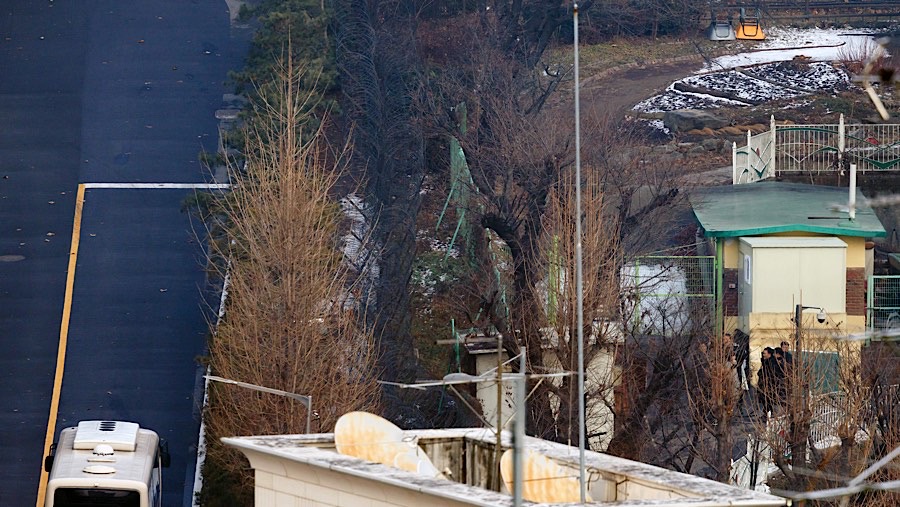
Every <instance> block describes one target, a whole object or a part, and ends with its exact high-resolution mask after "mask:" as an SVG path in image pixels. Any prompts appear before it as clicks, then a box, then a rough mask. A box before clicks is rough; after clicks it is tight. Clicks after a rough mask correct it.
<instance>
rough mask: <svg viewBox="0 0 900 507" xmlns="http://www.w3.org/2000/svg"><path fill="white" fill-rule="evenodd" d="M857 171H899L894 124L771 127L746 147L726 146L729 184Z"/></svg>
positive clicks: (898, 129)
mask: <svg viewBox="0 0 900 507" xmlns="http://www.w3.org/2000/svg"><path fill="white" fill-rule="evenodd" d="M850 164H856V167H857V170H858V171H861V172H867V171H900V125H898V124H871V125H870V124H861V123H854V124H845V123H844V115H843V114H842V115H841V116H840V119H839V122H838V123H837V124H809V125H776V124H775V117H774V116H773V117H772V118H771V120H770V127H769V130H768V131H766V132H762V133H760V134H756V135H751V133H750V132H749V131H748V132H747V144H746V145H745V146H743V147H740V148H739V147H738V146H737V143H734V144H733V145H732V173H733V174H732V183H733V184H735V185H737V184H741V183H752V182H754V181H759V180H763V179H766V178H771V177H774V176H776V175H777V174H779V173H788V172H830V171H842V170H844V169H845V168H848V167H849V166H850Z"/></svg>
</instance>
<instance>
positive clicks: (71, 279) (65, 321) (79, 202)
mask: <svg viewBox="0 0 900 507" xmlns="http://www.w3.org/2000/svg"><path fill="white" fill-rule="evenodd" d="M83 208H84V184H83V183H81V184H79V185H78V194H77V195H76V196H75V219H74V224H73V225H72V246H71V247H70V248H69V270H68V272H67V274H66V296H65V299H64V300H63V313H62V323H60V325H59V349H58V350H57V352H56V376H55V377H54V379H53V396H52V397H51V398H50V417H49V418H48V419H47V436H46V437H45V438H44V456H47V455H48V454H50V446H51V445H52V444H53V437H54V435H55V433H56V416H57V412H58V410H59V393H60V389H61V388H62V379H63V370H64V369H65V366H66V344H67V341H68V339H69V316H70V315H71V314H72V291H73V289H74V288H75V264H76V262H77V261H78V242H79V240H80V238H81V211H82V209H83ZM41 461H42V463H41V482H40V484H39V485H38V495H37V504H36V505H37V507H43V505H44V498H45V497H46V495H47V478H48V474H47V472H46V471H45V470H44V466H43V457H42V459H41Z"/></svg>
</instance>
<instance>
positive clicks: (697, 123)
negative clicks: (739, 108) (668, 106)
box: [663, 109, 728, 132]
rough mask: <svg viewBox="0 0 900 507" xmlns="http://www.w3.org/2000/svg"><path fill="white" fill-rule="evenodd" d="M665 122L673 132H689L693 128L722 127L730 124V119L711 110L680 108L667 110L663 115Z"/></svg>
mask: <svg viewBox="0 0 900 507" xmlns="http://www.w3.org/2000/svg"><path fill="white" fill-rule="evenodd" d="M663 123H664V124H665V126H666V128H668V129H669V130H671V131H672V132H687V131H689V130H693V129H698V130H702V129H704V128H711V129H718V128H722V127H724V126H726V125H728V120H726V119H725V118H722V117H720V116H716V115H714V114H712V113H710V112H709V111H700V110H697V109H678V110H675V111H668V112H666V114H665V115H664V116H663Z"/></svg>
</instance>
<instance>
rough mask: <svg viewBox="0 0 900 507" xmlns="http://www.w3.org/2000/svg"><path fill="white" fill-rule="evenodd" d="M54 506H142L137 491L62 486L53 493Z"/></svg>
mask: <svg viewBox="0 0 900 507" xmlns="http://www.w3.org/2000/svg"><path fill="white" fill-rule="evenodd" d="M53 505H54V507H109V506H115V507H140V505H141V495H140V493H138V492H137V491H127V490H122V489H98V488H60V489H57V490H56V492H55V493H54V495H53Z"/></svg>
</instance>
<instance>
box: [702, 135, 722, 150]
mask: <svg viewBox="0 0 900 507" xmlns="http://www.w3.org/2000/svg"><path fill="white" fill-rule="evenodd" d="M700 146H703V148H704V149H705V150H706V151H718V150H719V148H721V147H722V144H721V141H719V140H718V139H712V138H710V139H704V140H702V141H700Z"/></svg>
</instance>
